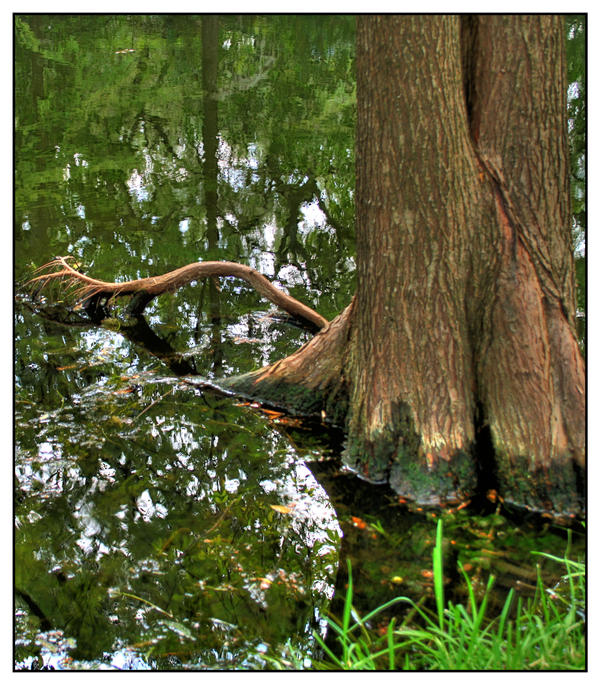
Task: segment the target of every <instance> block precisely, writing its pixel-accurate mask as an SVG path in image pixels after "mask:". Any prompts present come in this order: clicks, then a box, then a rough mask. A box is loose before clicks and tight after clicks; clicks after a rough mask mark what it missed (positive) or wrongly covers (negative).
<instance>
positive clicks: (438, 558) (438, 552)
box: [433, 519, 444, 628]
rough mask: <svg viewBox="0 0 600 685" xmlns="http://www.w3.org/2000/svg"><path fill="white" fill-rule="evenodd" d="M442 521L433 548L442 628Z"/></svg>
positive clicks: (441, 625)
mask: <svg viewBox="0 0 600 685" xmlns="http://www.w3.org/2000/svg"><path fill="white" fill-rule="evenodd" d="M442 536H443V524H442V519H439V520H438V522H437V530H436V536H435V547H434V548H433V586H434V590H435V603H436V606H437V613H438V620H439V623H440V628H443V627H444V568H443V561H442Z"/></svg>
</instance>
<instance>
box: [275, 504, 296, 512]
mask: <svg viewBox="0 0 600 685" xmlns="http://www.w3.org/2000/svg"><path fill="white" fill-rule="evenodd" d="M269 506H270V507H271V509H273V510H274V511H277V512H279V513H280V514H291V513H292V509H293V508H294V507H293V506H292V507H286V506H285V505H284V504H269Z"/></svg>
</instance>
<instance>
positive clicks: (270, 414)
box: [262, 409, 283, 419]
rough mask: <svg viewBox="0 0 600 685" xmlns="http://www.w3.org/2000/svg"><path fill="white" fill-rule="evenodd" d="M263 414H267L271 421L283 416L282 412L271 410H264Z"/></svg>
mask: <svg viewBox="0 0 600 685" xmlns="http://www.w3.org/2000/svg"><path fill="white" fill-rule="evenodd" d="M262 413H263V414H266V415H267V416H268V417H269V418H270V419H278V418H279V417H280V416H283V412H282V411H272V410H271V409H263V410H262Z"/></svg>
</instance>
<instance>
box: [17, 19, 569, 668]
mask: <svg viewBox="0 0 600 685" xmlns="http://www.w3.org/2000/svg"><path fill="white" fill-rule="evenodd" d="M353 31H354V23H353V20H352V19H351V18H347V17H342V16H334V17H327V16H325V15H320V16H318V17H311V16H306V15H302V16H298V17H292V16H269V17H251V16H242V17H237V16H233V15H227V16H222V17H212V18H211V19H210V20H208V19H206V18H204V17H201V16H192V17H185V16H179V15H160V16H142V15H135V16H128V15H116V16H110V15H81V16H77V15H48V16H44V15H32V16H26V15H19V16H17V17H16V18H15V84H16V86H15V113H16V121H17V123H16V125H15V152H16V154H15V160H16V169H15V221H16V224H15V228H14V236H15V267H16V277H17V279H18V281H23V280H26V279H27V278H28V277H29V276H30V275H31V271H32V269H33V268H34V267H38V266H40V265H42V264H44V263H45V262H47V261H48V260H49V259H51V258H52V257H53V256H54V255H56V254H60V255H65V254H72V255H73V256H75V257H76V258H77V259H78V260H79V262H80V263H81V265H82V268H84V269H86V270H88V271H89V273H90V274H92V275H94V276H95V277H97V278H101V279H105V280H128V279H131V278H137V277H139V276H146V275H155V274H160V273H164V272H166V271H169V270H171V269H173V268H175V267H178V266H182V265H184V264H186V263H189V262H191V261H194V260H197V259H200V258H201V259H224V260H231V261H239V262H243V263H246V264H250V265H251V266H253V267H255V268H256V269H258V270H259V271H261V272H262V273H264V274H265V275H267V276H268V277H270V278H271V279H272V280H274V281H275V282H276V283H278V284H279V285H280V286H281V287H283V288H285V289H287V291H288V292H289V293H290V294H292V295H294V296H295V297H297V298H298V299H300V300H301V301H304V302H306V303H307V304H309V305H310V306H311V307H313V308H314V309H316V310H317V311H319V312H320V313H321V314H323V315H324V316H326V317H328V318H331V317H333V316H334V315H335V314H337V313H339V312H340V311H341V310H342V309H343V307H344V306H345V305H346V304H347V303H348V302H349V301H350V298H351V296H352V293H353V291H354V282H355V281H354V242H353V222H354V204H353V188H354V178H353V173H354V160H353V136H354V97H355V90H354V88H355V86H354V79H353V66H352V65H353V55H354V35H353ZM57 299H58V300H59V301H58V302H56V300H57ZM60 299H61V296H60V295H59V294H58V293H50V292H46V291H43V292H41V293H40V294H39V296H38V300H37V301H36V302H35V303H33V302H31V301H30V300H29V299H27V298H18V299H17V301H16V304H15V311H14V313H15V325H14V333H15V424H14V425H15V443H16V444H15V458H14V466H15V499H14V509H15V520H16V532H15V557H14V558H15V564H14V568H15V614H16V615H15V668H19V669H36V668H55V669H107V668H113V669H145V668H152V669H178V668H187V669H189V668H196V669H199V668H203V669H210V668H212V669H215V668H216V669H246V668H248V669H250V668H265V667H266V666H267V663H266V662H265V661H264V659H263V657H268V656H274V657H282V656H285V655H286V654H288V653H290V652H291V651H294V652H298V651H300V652H302V653H303V654H304V655H305V656H306V659H310V658H312V657H314V655H315V654H314V650H315V642H314V638H313V632H314V631H317V632H321V633H323V631H324V616H325V615H326V614H327V612H328V611H330V610H331V611H332V612H333V613H334V614H338V615H339V614H340V613H341V611H340V601H341V598H343V594H344V586H345V584H346V575H345V574H346V560H347V559H351V560H352V565H353V569H354V581H355V602H356V604H357V607H358V608H359V609H361V610H369V609H372V608H373V607H374V606H376V605H378V604H381V603H383V602H384V601H386V600H387V599H389V598H391V597H393V596H396V595H397V594H408V595H410V596H412V597H414V599H415V600H419V599H420V598H421V597H423V596H425V597H427V596H428V595H431V592H432V581H431V577H430V575H428V574H430V569H431V548H432V545H433V537H434V530H435V519H436V517H437V516H439V515H440V512H439V511H438V512H434V511H433V512H426V511H415V510H410V509H409V508H408V507H407V505H406V504H405V503H402V502H399V501H398V498H397V497H396V496H394V495H393V493H392V492H391V491H389V490H388V489H387V488H385V487H383V486H378V487H375V486H372V485H369V484H367V483H364V482H362V481H360V480H358V479H357V478H356V477H355V476H353V475H351V474H349V473H346V472H344V471H343V470H341V469H340V463H339V456H340V453H341V450H342V448H343V436H341V435H340V434H339V433H338V432H336V431H333V430H331V429H330V428H326V427H324V426H320V425H314V424H308V423H302V422H299V421H297V420H296V421H294V420H291V419H289V418H288V417H286V416H284V415H281V414H279V413H278V412H273V411H269V410H265V409H264V408H260V407H256V406H252V405H248V404H247V403H244V402H243V401H240V400H238V399H235V398H231V397H223V396H219V395H218V394H216V393H214V392H211V391H209V390H208V389H202V388H199V387H194V386H193V385H192V384H191V383H190V382H189V381H190V379H193V378H194V376H196V377H198V376H200V377H202V378H204V379H207V380H208V381H215V380H216V379H218V378H220V377H226V376H230V375H234V374H238V373H243V372H246V371H250V370H252V369H255V368H259V367H261V366H264V365H266V364H268V363H271V362H273V361H275V360H276V359H279V358H282V357H284V356H286V355H287V354H290V353H291V352H292V351H294V350H295V349H296V348H297V347H298V346H300V345H301V344H303V343H304V342H306V340H308V339H309V337H310V334H309V333H307V332H306V331H304V330H303V329H301V328H299V327H298V326H295V325H293V323H294V322H291V321H289V320H286V319H285V318H283V317H281V316H279V315H278V314H276V313H275V312H273V311H272V310H271V309H265V303H264V302H263V301H261V300H260V299H259V297H258V296H257V295H256V293H255V292H254V291H253V290H252V289H251V288H250V287H248V286H246V284H244V283H242V282H239V281H236V280H229V279H226V280H222V281H220V282H219V283H218V284H217V283H215V282H213V281H212V280H210V281H206V282H203V283H197V284H195V285H193V286H190V287H186V288H184V289H182V290H181V291H179V292H177V293H176V294H173V295H165V296H162V297H160V298H158V299H157V300H155V301H154V302H152V303H151V305H150V306H149V307H148V308H147V310H146V313H145V314H146V316H145V318H139V319H136V320H130V319H128V318H127V317H126V316H125V315H124V312H123V311H122V310H121V308H120V307H112V308H109V310H108V311H107V315H108V318H104V319H103V320H102V325H99V323H98V322H96V323H92V322H91V321H90V320H89V319H87V318H86V316H85V315H84V313H83V312H81V311H78V310H77V309H73V308H72V307H71V306H70V305H71V304H72V303H62V302H60ZM487 505H488V508H487V509H486V508H485V507H484V506H483V505H481V506H480V505H478V506H477V507H475V506H474V507H471V508H467V509H463V510H460V511H454V512H445V513H444V520H445V531H447V534H448V539H447V540H446V559H447V564H446V566H445V568H446V570H447V575H448V578H447V580H448V584H449V588H450V587H456V592H459V591H460V590H459V586H458V584H456V583H455V580H456V578H455V575H456V574H455V567H456V562H457V561H458V560H461V562H462V563H463V564H464V566H465V568H468V569H469V572H470V573H471V574H472V577H473V579H474V582H475V584H476V583H477V581H478V579H479V580H481V583H484V582H485V578H486V574H487V572H488V571H489V570H494V572H495V573H496V574H497V575H498V577H499V581H500V582H499V596H501V595H502V584H504V586H505V587H506V588H508V587H517V588H520V590H521V591H522V592H523V593H527V592H528V591H530V586H531V584H532V583H534V581H533V580H532V573H535V568H534V564H533V562H532V560H531V556H530V551H531V549H538V550H543V551H548V552H553V553H557V554H562V552H563V551H564V548H565V536H564V535H563V531H562V530H561V529H558V528H554V527H552V526H550V525H549V524H544V522H541V523H540V522H539V521H537V522H527V521H523V520H521V521H519V522H515V520H513V519H510V518H508V517H506V516H505V515H504V514H503V512H502V511H496V505H495V504H493V505H492V504H491V503H490V502H487ZM576 544H578V540H577V539H575V540H574V545H576ZM579 546H580V547H581V545H579ZM548 572H550V571H548ZM383 618H385V617H383ZM304 665H305V666H306V667H309V666H310V662H309V661H306V662H305V664H304Z"/></svg>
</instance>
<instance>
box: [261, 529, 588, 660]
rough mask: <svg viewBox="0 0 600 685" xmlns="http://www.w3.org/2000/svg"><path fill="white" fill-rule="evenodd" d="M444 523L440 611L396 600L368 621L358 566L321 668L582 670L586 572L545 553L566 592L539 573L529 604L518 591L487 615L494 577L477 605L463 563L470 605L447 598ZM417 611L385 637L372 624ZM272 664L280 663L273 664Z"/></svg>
mask: <svg viewBox="0 0 600 685" xmlns="http://www.w3.org/2000/svg"><path fill="white" fill-rule="evenodd" d="M442 535H443V529H442V521H441V520H440V521H438V526H437V532H436V544H435V547H434V550H433V579H434V594H435V606H436V612H435V613H433V612H430V611H428V610H427V609H425V608H424V606H423V604H424V602H423V601H421V602H419V603H415V602H414V601H413V600H412V599H410V598H408V597H397V598H395V599H393V600H391V601H390V602H387V603H386V604H383V605H382V606H380V607H377V608H376V609H374V610H373V611H370V612H369V613H368V614H367V615H365V616H360V615H359V613H358V611H357V610H356V609H355V607H354V606H353V603H352V598H353V583H352V568H351V565H350V563H348V572H349V573H348V589H347V592H346V597H345V603H344V610H343V614H342V617H341V620H336V619H331V618H328V619H327V621H328V624H329V631H330V635H332V636H334V637H335V643H336V644H335V647H333V648H332V646H331V641H329V644H326V642H325V641H324V640H323V639H322V638H321V636H319V635H315V639H316V640H317V642H318V644H319V646H320V647H321V649H322V651H323V654H324V657H323V659H322V661H320V662H316V661H313V665H312V667H313V668H315V669H336V670H505V669H507V670H547V669H552V670H582V669H585V667H586V652H585V617H584V611H585V567H584V564H583V563H581V562H576V561H572V560H570V559H568V558H567V556H566V555H565V557H564V558H560V557H555V556H552V555H547V554H541V553H538V554H540V555H541V556H544V557H546V558H549V559H552V560H554V561H555V562H558V563H560V564H562V565H564V569H565V574H564V576H563V577H562V581H561V585H564V587H565V591H564V592H563V591H562V590H561V591H559V589H558V588H557V589H551V588H546V587H544V585H543V583H542V580H541V576H540V574H539V572H538V581H537V587H536V592H535V595H534V597H532V598H529V599H526V600H523V599H522V598H521V597H515V593H514V591H513V590H512V589H511V590H510V592H509V593H508V596H507V597H506V600H505V602H504V605H503V607H502V609H501V611H500V612H499V614H498V615H496V616H493V617H490V616H488V615H487V609H488V601H489V598H490V592H491V590H492V587H493V585H494V576H490V577H489V579H488V583H487V586H486V588H485V591H484V593H483V597H482V598H481V599H480V600H479V601H478V599H477V597H476V593H475V590H474V588H473V584H472V582H471V580H470V578H469V576H468V575H467V574H466V572H465V571H464V569H463V568H462V565H460V564H459V568H460V571H461V573H462V576H463V578H464V582H465V583H466V589H467V596H468V603H467V606H464V605H463V604H454V603H453V602H451V601H447V600H446V598H445V596H444V582H443V557H442ZM398 603H404V604H408V605H410V607H411V610H410V611H409V612H408V615H407V616H406V617H405V618H404V619H403V620H402V622H401V623H400V624H399V625H396V621H395V619H392V620H391V621H390V623H389V625H388V627H387V632H386V633H385V634H384V635H379V634H377V633H375V632H374V631H373V630H372V629H371V628H370V627H369V626H370V621H371V620H372V619H373V618H374V617H375V616H376V615H377V614H380V613H381V612H383V611H385V610H386V609H388V608H389V607H390V606H391V605H393V604H398ZM272 665H273V664H272Z"/></svg>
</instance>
